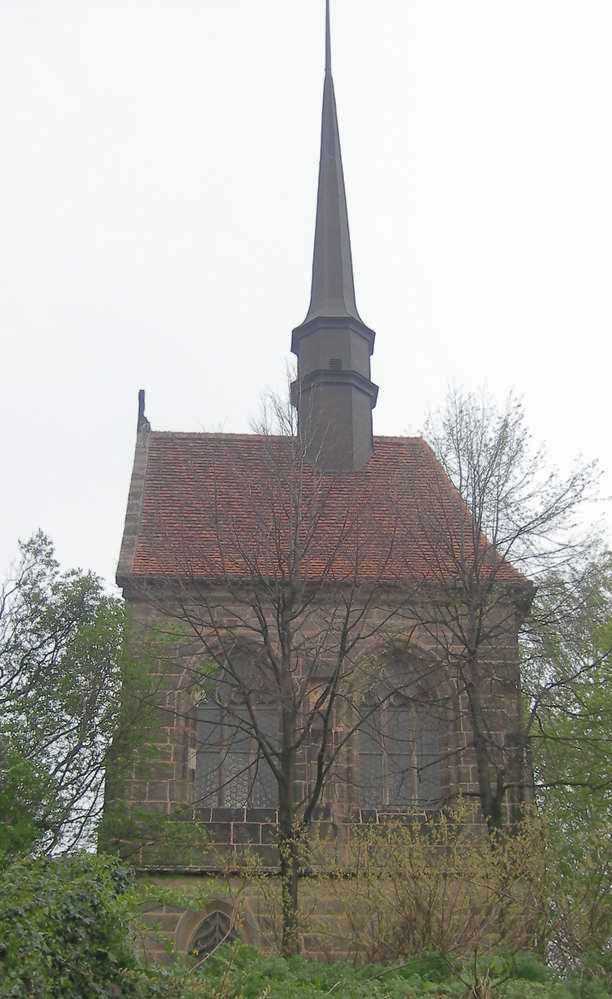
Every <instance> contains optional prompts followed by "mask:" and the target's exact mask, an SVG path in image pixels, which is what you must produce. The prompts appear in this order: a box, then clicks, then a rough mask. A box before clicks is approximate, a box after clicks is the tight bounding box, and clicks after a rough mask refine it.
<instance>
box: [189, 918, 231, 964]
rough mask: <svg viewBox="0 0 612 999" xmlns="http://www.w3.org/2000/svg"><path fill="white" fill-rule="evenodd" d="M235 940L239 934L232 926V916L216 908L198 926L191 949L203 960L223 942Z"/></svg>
mask: <svg viewBox="0 0 612 999" xmlns="http://www.w3.org/2000/svg"><path fill="white" fill-rule="evenodd" d="M234 940H238V934H237V933H236V931H235V929H234V928H233V926H232V921H231V919H230V917H229V916H228V914H227V913H226V912H223V911H221V910H220V909H216V910H215V911H214V912H211V913H209V914H208V916H206V918H205V919H204V920H202V922H201V923H200V925H199V926H198V928H197V930H196V932H195V934H194V937H193V942H192V944H191V947H190V951H191V953H192V954H194V955H195V957H197V958H198V960H200V961H201V960H203V958H205V957H208V955H209V954H212V952H213V951H214V950H215V949H216V948H217V947H219V946H220V945H221V944H224V943H232V942H233V941H234Z"/></svg>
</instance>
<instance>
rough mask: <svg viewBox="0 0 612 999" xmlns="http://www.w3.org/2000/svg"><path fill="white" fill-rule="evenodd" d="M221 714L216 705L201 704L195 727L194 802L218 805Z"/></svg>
mask: <svg viewBox="0 0 612 999" xmlns="http://www.w3.org/2000/svg"><path fill="white" fill-rule="evenodd" d="M221 733H222V729H221V712H220V709H219V707H218V706H217V705H216V704H201V705H200V707H199V708H198V718H197V726H196V738H197V746H196V753H197V756H196V782H195V783H196V787H195V791H196V801H197V802H198V804H202V805H205V806H206V805H208V806H214V805H217V804H218V801H217V799H218V788H219V767H220V764H221Z"/></svg>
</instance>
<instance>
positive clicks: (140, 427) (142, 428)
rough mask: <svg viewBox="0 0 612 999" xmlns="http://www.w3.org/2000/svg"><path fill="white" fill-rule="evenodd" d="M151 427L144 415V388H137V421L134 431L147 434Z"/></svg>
mask: <svg viewBox="0 0 612 999" xmlns="http://www.w3.org/2000/svg"><path fill="white" fill-rule="evenodd" d="M150 429H151V424H150V423H149V421H148V420H147V418H146V416H145V390H144V389H139V392H138V423H137V425H136V431H137V433H139V434H148V433H149V431H150Z"/></svg>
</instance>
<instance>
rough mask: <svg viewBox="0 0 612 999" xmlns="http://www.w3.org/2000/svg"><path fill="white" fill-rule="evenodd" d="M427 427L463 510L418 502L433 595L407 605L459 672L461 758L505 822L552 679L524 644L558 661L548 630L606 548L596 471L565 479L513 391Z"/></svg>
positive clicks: (485, 809)
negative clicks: (595, 502)
mask: <svg viewBox="0 0 612 999" xmlns="http://www.w3.org/2000/svg"><path fill="white" fill-rule="evenodd" d="M426 433H427V437H428V439H429V441H430V442H431V445H432V447H433V449H434V451H435V454H436V456H437V458H438V460H439V461H440V463H441V465H442V467H443V468H444V470H445V471H446V473H447V475H448V476H449V478H450V479H451V481H452V482H453V483H454V485H455V487H456V490H457V492H458V494H459V496H460V498H461V500H462V503H463V505H464V510H465V516H464V517H463V518H462V520H461V521H459V520H457V518H456V517H454V516H452V514H451V512H450V511H449V507H448V504H446V503H445V502H444V497H443V496H441V495H440V496H438V502H436V498H435V497H432V502H431V504H429V505H428V507H427V508H426V509H421V510H420V511H419V517H418V523H419V530H418V531H417V532H415V535H414V543H415V545H421V546H423V559H424V560H425V561H426V562H427V570H426V572H425V573H424V574H423V577H422V579H421V587H423V586H428V587H430V588H431V589H432V591H433V592H435V597H434V598H433V599H432V600H431V601H430V602H428V603H426V604H424V603H423V601H422V599H421V595H420V593H419V592H418V591H419V587H416V588H415V589H414V590H413V595H412V598H410V597H408V599H407V603H408V605H409V613H410V615H411V616H412V617H413V619H414V620H415V621H418V622H419V623H420V625H421V626H422V627H423V628H425V629H426V630H427V632H428V634H429V636H430V639H431V643H432V650H435V655H436V656H437V658H438V660H439V661H440V663H441V664H443V667H444V669H445V670H446V671H447V672H448V673H449V674H450V675H452V677H453V680H454V683H455V685H456V689H457V692H458V697H459V704H460V710H461V712H462V714H463V715H464V716H465V718H466V724H465V726H464V727H465V732H466V737H465V739H464V740H463V746H462V748H463V751H464V760H467V761H469V760H470V753H471V754H472V755H473V762H474V766H475V771H476V772H475V775H474V776H475V778H476V779H475V781H473V782H472V783H473V784H474V785H476V786H474V788H473V789H472V790H468V791H467V793H468V794H473V795H474V796H476V797H477V799H478V801H479V803H480V806H481V809H482V813H483V815H484V817H485V819H486V821H487V824H488V826H489V828H490V829H492V830H497V829H499V828H500V827H501V825H502V823H503V820H504V805H505V804H507V803H508V801H509V797H510V800H511V801H512V800H514V803H515V804H517V803H518V802H519V801H521V800H524V799H525V797H529V796H530V793H531V791H530V788H529V770H530V766H529V752H528V738H529V735H530V732H531V729H532V727H533V723H534V721H535V720H536V718H537V711H538V704H540V703H541V699H542V697H544V696H545V690H546V688H547V685H548V687H549V688H550V684H551V683H553V684H554V683H555V682H556V681H555V679H554V678H553V677H552V676H551V672H550V670H541V672H540V679H539V683H538V684H537V686H538V689H537V690H536V689H533V679H534V671H533V670H528V671H527V672H528V674H529V676H530V677H531V681H532V689H530V690H529V691H527V690H526V689H525V688H524V686H523V684H522V680H521V674H520V672H519V647H520V650H521V651H522V654H523V659H524V658H525V655H528V656H529V657H530V658H531V659H532V660H534V661H535V660H536V659H538V658H539V660H540V662H542V659H543V658H544V659H547V661H548V663H550V656H549V655H548V656H547V652H546V646H547V643H548V647H549V651H550V642H551V639H552V637H553V636H557V639H558V636H559V635H561V634H562V633H565V634H567V632H568V622H569V620H570V619H571V617H572V613H571V612H572V611H573V613H574V616H575V611H576V609H577V607H578V605H579V604H580V602H581V600H582V599H583V597H582V594H583V585H582V584H583V582H584V580H585V578H586V577H587V576H588V574H589V572H590V571H591V565H592V561H593V558H594V557H597V552H598V546H599V540H598V535H597V533H596V532H594V530H593V528H592V526H590V525H587V524H586V522H585V520H584V508H585V505H586V504H587V503H589V501H591V500H592V499H593V498H594V496H595V490H596V485H597V480H598V472H597V468H596V466H595V465H594V464H576V466H575V468H574V469H573V470H572V471H571V473H570V474H569V475H567V476H566V477H563V476H561V475H560V474H559V473H557V472H556V471H555V470H554V469H550V467H549V463H548V461H547V458H546V454H545V452H544V449H543V448H541V447H536V446H534V443H533V440H532V438H531V435H530V434H529V431H528V429H527V424H526V419H525V413H524V410H523V407H522V405H521V403H520V402H519V401H518V400H517V399H516V398H514V397H512V396H511V397H510V398H509V399H508V401H507V404H506V406H505V407H504V408H503V409H502V410H499V409H498V408H497V407H496V406H495V404H494V403H493V402H492V401H491V400H490V399H489V398H487V397H486V396H485V395H483V396H480V397H477V396H474V395H471V394H462V393H460V392H457V391H453V392H451V393H450V395H449V397H448V400H447V404H446V408H445V410H444V411H443V412H442V413H441V414H439V415H438V416H436V417H433V418H431V419H430V421H429V423H428V426H427V430H426ZM432 611H433V613H432ZM526 701H528V702H530V707H528V708H527V722H526V723H525V721H524V719H525V708H526V706H527V705H526ZM513 702H514V704H515V710H514V713H513V712H512V707H511V706H512V703H513ZM521 719H523V721H521ZM531 790H532V789H531Z"/></svg>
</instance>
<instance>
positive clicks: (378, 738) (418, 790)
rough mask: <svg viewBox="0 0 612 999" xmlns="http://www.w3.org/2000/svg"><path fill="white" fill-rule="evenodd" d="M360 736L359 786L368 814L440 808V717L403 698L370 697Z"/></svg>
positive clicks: (394, 695)
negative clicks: (376, 810) (379, 810)
mask: <svg viewBox="0 0 612 999" xmlns="http://www.w3.org/2000/svg"><path fill="white" fill-rule="evenodd" d="M363 717H364V721H363V722H362V723H361V725H360V729H359V732H358V766H357V785H358V796H359V800H360V804H361V806H362V807H363V808H392V809H393V808H397V809H399V808H406V807H414V806H418V807H420V808H436V807H438V806H439V804H440V800H441V756H442V747H441V735H442V726H441V718H440V716H439V713H437V712H436V711H435V710H434V709H432V708H430V707H429V706H428V705H426V704H423V703H422V702H419V701H418V700H417V699H412V698H409V697H407V696H403V695H401V694H399V693H397V694H392V695H391V696H387V697H381V698H380V699H379V700H378V702H377V701H376V700H375V699H374V697H372V696H370V697H369V699H368V700H367V701H366V702H365V703H364V705H363Z"/></svg>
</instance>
